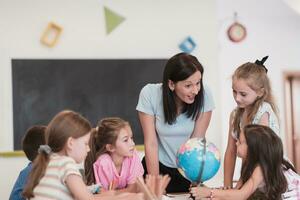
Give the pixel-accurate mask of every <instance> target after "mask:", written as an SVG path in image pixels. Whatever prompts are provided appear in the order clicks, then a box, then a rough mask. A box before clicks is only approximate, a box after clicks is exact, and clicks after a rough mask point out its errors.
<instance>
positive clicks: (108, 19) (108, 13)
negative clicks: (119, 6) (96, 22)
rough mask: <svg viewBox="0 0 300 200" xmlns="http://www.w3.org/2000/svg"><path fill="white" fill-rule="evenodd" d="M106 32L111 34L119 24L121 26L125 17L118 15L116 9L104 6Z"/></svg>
mask: <svg viewBox="0 0 300 200" xmlns="http://www.w3.org/2000/svg"><path fill="white" fill-rule="evenodd" d="M104 13H105V23H106V34H110V33H111V32H112V31H113V30H114V29H115V28H116V27H117V26H119V25H120V24H121V23H122V22H123V21H124V20H125V18H124V17H122V16H120V15H118V14H117V13H115V12H114V11H112V10H110V9H108V8H106V7H104Z"/></svg>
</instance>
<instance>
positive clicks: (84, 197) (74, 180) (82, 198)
mask: <svg viewBox="0 0 300 200" xmlns="http://www.w3.org/2000/svg"><path fill="white" fill-rule="evenodd" d="M65 181H66V185H67V187H68V188H69V190H70V192H71V194H72V195H73V196H74V199H76V200H90V199H93V195H92V194H91V193H89V192H88V189H87V187H86V185H85V184H84V182H83V180H82V177H80V176H78V175H76V174H70V175H68V177H67V178H66V180H65Z"/></svg>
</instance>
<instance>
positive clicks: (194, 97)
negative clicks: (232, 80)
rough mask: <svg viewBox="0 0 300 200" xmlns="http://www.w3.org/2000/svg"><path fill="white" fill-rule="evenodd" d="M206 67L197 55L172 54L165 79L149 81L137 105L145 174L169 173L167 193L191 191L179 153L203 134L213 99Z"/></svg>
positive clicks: (165, 71)
mask: <svg viewBox="0 0 300 200" xmlns="http://www.w3.org/2000/svg"><path fill="white" fill-rule="evenodd" d="M203 72H204V69H203V66H202V65H201V64H200V62H199V61H198V60H197V58H196V57H195V56H192V55H190V54H187V53H179V54H176V55H174V56H173V57H171V58H170V59H169V60H168V61H167V64H166V66H165V69H164V72H163V82H162V83H159V84H147V85H146V86H144V87H143V89H142V90H141V92H140V96H139V101H138V105H137V107H136V109H137V111H138V115H139V120H140V123H141V126H142V130H143V134H144V145H145V157H144V158H143V161H142V163H143V166H144V169H145V174H152V175H158V174H163V175H164V174H168V175H169V176H170V177H171V181H170V183H169V185H168V187H167V189H166V191H167V192H168V193H172V192H188V191H189V187H190V181H188V180H187V179H185V178H184V177H183V176H182V175H181V174H180V173H179V172H178V170H177V165H176V153H177V150H178V149H179V147H180V145H181V144H183V143H185V142H186V141H187V140H188V139H189V138H192V137H204V136H205V132H206V130H207V127H208V125H209V122H210V119H211V115H212V110H213V109H214V101H213V98H212V95H211V92H210V90H209V88H208V87H207V86H206V85H205V84H203Z"/></svg>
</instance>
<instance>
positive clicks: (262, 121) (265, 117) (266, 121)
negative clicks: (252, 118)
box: [259, 112, 269, 126]
mask: <svg viewBox="0 0 300 200" xmlns="http://www.w3.org/2000/svg"><path fill="white" fill-rule="evenodd" d="M259 124H260V125H264V126H269V113H267V112H265V113H264V114H263V115H262V116H261V118H260V120H259Z"/></svg>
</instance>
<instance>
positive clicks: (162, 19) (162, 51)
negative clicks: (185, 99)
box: [0, 0, 221, 199]
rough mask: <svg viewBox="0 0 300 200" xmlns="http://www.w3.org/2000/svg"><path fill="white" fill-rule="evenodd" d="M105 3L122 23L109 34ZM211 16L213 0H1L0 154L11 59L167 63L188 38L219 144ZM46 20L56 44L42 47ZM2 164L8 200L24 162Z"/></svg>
mask: <svg viewBox="0 0 300 200" xmlns="http://www.w3.org/2000/svg"><path fill="white" fill-rule="evenodd" d="M103 6H106V7H107V8H109V9H111V10H113V11H115V12H116V13H118V14H120V15H122V16H123V17H125V18H126V19H125V21H124V22H123V23H122V24H121V25H119V26H118V27H117V28H116V29H115V30H114V31H113V32H112V33H111V34H109V35H106V32H105V21H104V11H103ZM216 16H217V15H216V1H213V0H202V1H199V0H190V1H189V2H188V3H186V2H184V1H180V0H172V1H171V0H165V1H159V0H152V1H149V0H126V1H117V0H103V1H100V0H98V1H97V0H77V1H71V0H51V1H50V0H44V1H38V0H27V1H21V0H0V25H1V29H0V33H1V37H0V44H1V45H0V52H1V53H0V91H1V92H0V108H1V112H0V130H1V134H0V151H11V150H12V149H13V140H12V137H13V128H12V127H13V121H12V118H13V114H17V113H13V112H12V85H11V59H12V58H76V59H78V58H93V59H101V58H169V57H171V56H172V55H174V54H175V53H178V52H179V51H180V50H179V48H178V45H179V43H180V42H181V41H183V40H184V39H185V38H186V37H187V36H191V37H192V38H193V39H194V41H195V42H196V43H197V47H196V49H195V50H194V51H193V52H192V53H193V54H194V55H195V56H197V57H198V58H199V60H200V61H201V63H202V64H203V65H204V67H205V76H204V79H205V82H206V83H208V85H209V86H210V87H211V90H212V93H213V95H214V97H215V101H216V107H217V109H216V111H215V112H214V114H213V119H212V124H214V125H212V126H210V128H209V130H208V133H207V135H208V137H209V140H211V141H213V142H214V143H215V144H216V145H217V146H219V147H220V145H221V140H220V137H219V133H220V130H221V129H220V128H221V127H220V126H219V124H221V122H220V117H219V116H220V113H221V110H220V106H219V99H220V95H219V91H218V87H219V79H218V74H216V73H215V71H217V59H216V57H217V54H218V50H217V49H218V44H217V20H216V19H217V17H216ZM51 21H53V22H55V23H57V24H58V25H60V26H62V27H63V32H62V35H61V37H60V38H59V41H58V43H57V45H56V46H55V47H53V48H48V47H46V46H44V45H42V44H41V43H40V41H39V40H40V37H41V34H42V33H43V31H44V29H45V28H46V26H47V24H48V22H51ZM141 67H142V66H141ZM160 76H161V75H160ZM133 112H135V111H133ZM2 163H6V164H7V163H10V164H11V167H10V168H8V167H7V168H6V170H5V172H4V171H1V172H0V177H7V180H6V181H5V182H4V181H0V188H1V191H4V192H1V194H0V197H1V199H7V198H8V195H9V193H10V189H11V187H12V185H13V182H14V180H15V178H16V177H17V175H18V172H19V170H20V169H21V168H22V167H23V166H25V165H26V159H22V158H21V159H20V158H1V159H0V165H1V166H8V165H2ZM2 173H3V174H2ZM2 188H3V190H2Z"/></svg>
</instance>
